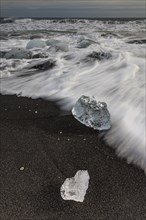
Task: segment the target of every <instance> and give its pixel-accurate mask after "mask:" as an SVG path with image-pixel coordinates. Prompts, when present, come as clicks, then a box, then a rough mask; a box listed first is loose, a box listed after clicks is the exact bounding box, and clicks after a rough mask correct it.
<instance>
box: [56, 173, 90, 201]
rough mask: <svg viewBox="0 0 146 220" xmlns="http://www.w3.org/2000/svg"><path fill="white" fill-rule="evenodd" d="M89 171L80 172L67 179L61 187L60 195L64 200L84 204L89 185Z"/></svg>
mask: <svg viewBox="0 0 146 220" xmlns="http://www.w3.org/2000/svg"><path fill="white" fill-rule="evenodd" d="M89 178H90V177H89V174H88V171H87V170H79V171H78V172H77V173H76V175H75V176H74V177H72V178H67V179H66V180H65V182H64V183H63V185H62V186H61V189H60V193H61V197H62V198H63V199H64V200H74V201H76V202H83V201H84V197H85V195H86V191H87V189H88V185H89Z"/></svg>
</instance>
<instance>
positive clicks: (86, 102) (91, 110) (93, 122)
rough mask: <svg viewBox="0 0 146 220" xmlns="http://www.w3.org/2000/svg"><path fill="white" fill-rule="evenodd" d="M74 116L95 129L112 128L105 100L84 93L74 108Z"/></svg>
mask: <svg viewBox="0 0 146 220" xmlns="http://www.w3.org/2000/svg"><path fill="white" fill-rule="evenodd" d="M72 114H73V116H74V117H75V118H76V119H77V120H78V121H80V122H81V123H82V124H84V125H86V126H88V127H91V128H94V129H95V130H99V131H102V130H108V129H110V127H111V125H110V114H109V112H108V109H107V105H106V103H104V102H97V101H96V100H95V98H94V97H93V98H90V97H88V96H84V95H82V96H81V97H80V98H79V99H78V100H77V102H76V103H75V105H74V107H73V109H72Z"/></svg>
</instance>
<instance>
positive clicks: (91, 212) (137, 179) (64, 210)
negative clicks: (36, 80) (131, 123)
mask: <svg viewBox="0 0 146 220" xmlns="http://www.w3.org/2000/svg"><path fill="white" fill-rule="evenodd" d="M0 131H1V132H0V134H1V139H0V142H1V153H0V157H1V158H0V180H1V196H0V197H1V199H0V219H1V220H144V219H146V176H145V175H144V172H143V171H142V170H140V169H139V168H137V167H135V166H134V165H129V164H127V162H126V161H125V160H123V159H120V158H118V157H117V156H116V154H115V152H114V150H113V149H112V148H110V147H109V146H107V145H106V144H105V143H104V142H103V140H102V139H101V138H99V135H98V133H97V131H94V130H92V129H89V128H87V127H85V126H84V125H82V124H80V123H79V122H78V121H76V120H75V119H74V118H73V116H72V115H71V114H68V115H63V114H62V113H61V112H60V110H59V107H57V106H56V105H55V104H54V103H53V102H49V101H45V100H42V99H36V100H32V99H29V98H22V97H16V96H2V95H1V96H0ZM78 170H88V172H89V175H90V183H89V188H88V190H87V194H86V196H85V200H84V202H83V203H77V202H74V201H64V200H63V199H62V198H61V196H60V187H61V185H62V183H63V182H64V181H65V179H66V178H68V177H72V176H74V175H75V173H76V172H77V171H78Z"/></svg>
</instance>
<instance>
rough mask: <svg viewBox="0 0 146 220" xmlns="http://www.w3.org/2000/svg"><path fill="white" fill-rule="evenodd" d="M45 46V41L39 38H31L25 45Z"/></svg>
mask: <svg viewBox="0 0 146 220" xmlns="http://www.w3.org/2000/svg"><path fill="white" fill-rule="evenodd" d="M44 47H46V43H45V41H42V40H41V39H33V40H30V41H29V42H28V44H27V45H26V49H32V48H44Z"/></svg>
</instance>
